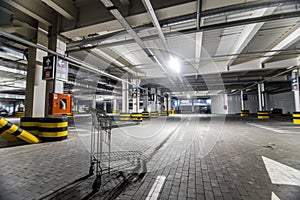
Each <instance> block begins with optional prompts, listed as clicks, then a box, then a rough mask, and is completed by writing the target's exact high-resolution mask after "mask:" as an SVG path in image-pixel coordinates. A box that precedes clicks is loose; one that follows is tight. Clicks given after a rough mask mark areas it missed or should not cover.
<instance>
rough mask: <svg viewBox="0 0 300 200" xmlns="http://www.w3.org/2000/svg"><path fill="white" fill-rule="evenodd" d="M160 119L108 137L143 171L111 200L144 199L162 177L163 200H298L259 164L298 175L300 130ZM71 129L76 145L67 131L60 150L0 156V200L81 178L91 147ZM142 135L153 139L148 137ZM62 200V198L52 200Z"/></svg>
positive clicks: (83, 131)
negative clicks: (136, 154)
mask: <svg viewBox="0 0 300 200" xmlns="http://www.w3.org/2000/svg"><path fill="white" fill-rule="evenodd" d="M163 119H164V118H159V119H154V120H153V121H148V122H143V123H142V124H141V125H139V126H132V127H124V128H122V129H116V130H114V131H113V145H114V149H115V150H120V149H122V150H139V151H142V152H143V153H144V154H145V156H146V157H147V159H146V162H147V169H148V172H147V173H146V175H145V176H144V177H143V178H142V180H137V181H132V182H129V183H128V184H127V187H126V188H124V190H122V191H120V193H121V194H120V195H119V196H118V197H117V199H146V198H147V196H148V194H149V191H150V190H151V188H152V186H153V184H154V182H155V180H156V178H157V177H158V176H165V177H166V180H165V182H164V184H163V187H162V189H161V191H160V193H159V197H158V199H162V200H166V199H172V200H173V199H178V200H181V199H190V200H191V199H199V200H201V199H215V200H216V199H224V200H227V199H254V200H255V199H257V200H260V199H263V200H264V199H266V200H267V199H268V200H270V199H271V196H272V192H274V194H276V195H277V196H278V197H279V198H280V199H281V200H286V199H287V200H289V199H290V200H299V199H300V188H299V186H293V185H283V184H273V183H272V182H271V180H270V177H269V175H268V172H267V170H266V167H265V165H264V162H263V160H262V156H265V157H267V158H269V159H272V160H275V161H277V162H280V163H282V164H285V165H287V166H290V167H293V168H294V169H296V170H300V159H299V155H300V131H299V132H298V131H297V130H300V129H298V128H297V126H294V125H292V123H291V122H289V121H286V120H283V119H280V118H276V119H270V120H266V121H260V120H257V119H255V118H251V117H250V118H243V119H241V118H240V117H237V116H230V117H227V118H226V122H225V124H224V123H223V118H222V117H218V116H213V117H212V118H210V116H209V115H205V116H202V117H201V118H199V116H196V115H190V116H189V115H183V117H182V119H178V118H177V119H174V120H170V121H168V122H166V121H164V122H163V123H162V120H163ZM211 119H213V121H214V122H211ZM88 121H89V120H88V119H86V122H88ZM86 122H85V123H86ZM253 124H255V126H254V125H253ZM77 125H78V126H77V129H78V132H79V133H78V134H79V135H81V137H80V138H79V137H77V134H74V133H73V131H71V134H70V136H71V137H70V138H69V139H68V140H65V141H62V142H54V143H44V144H37V145H25V146H17V147H9V148H1V149H0V160H1V162H0V168H1V171H0V191H1V192H0V199H1V200H2V199H5V200H6V199H8V200H10V199H13V200H15V199H16V200H18V199H39V198H40V197H42V196H44V195H46V194H50V193H51V192H53V191H55V190H56V189H58V188H61V187H62V186H64V185H66V184H68V183H70V182H72V181H74V180H75V179H77V178H79V177H82V176H84V175H87V172H88V168H89V157H88V152H87V151H86V147H87V146H86V145H85V146H84V145H82V141H84V140H87V141H88V140H89V138H88V137H87V134H88V131H89V129H90V126H89V125H88V123H87V124H84V123H83V124H80V123H78V124H77ZM257 125H259V126H257ZM278 126H279V127H278ZM137 127H139V128H137ZM157 127H161V129H157ZM71 130H75V129H71ZM147 130H148V131H149V130H150V132H151V134H152V133H153V132H155V134H154V135H152V136H151V137H146V136H147V134H148V133H149V132H148V133H147ZM154 130H155V131H154ZM282 130H284V131H282ZM219 133H220V134H219ZM139 134H142V136H143V137H137V136H139ZM215 142H216V143H215ZM87 187H88V188H89V189H90V185H89V184H88V185H87V186H86V187H83V186H82V187H81V188H80V189H78V188H77V189H76V191H74V192H72V191H71V190H69V191H68V192H69V193H70V194H69V195H68V196H70V197H75V196H76V197H78V198H79V199H80V195H81V194H85V193H86V190H87ZM75 193H76V194H75ZM60 198H61V199H65V196H61V197H59V198H54V199H60ZM94 199H101V196H96V197H95V198H94Z"/></svg>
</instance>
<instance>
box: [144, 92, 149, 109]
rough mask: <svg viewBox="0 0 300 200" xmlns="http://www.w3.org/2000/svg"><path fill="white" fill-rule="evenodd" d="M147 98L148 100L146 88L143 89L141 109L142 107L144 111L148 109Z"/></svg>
mask: <svg viewBox="0 0 300 200" xmlns="http://www.w3.org/2000/svg"><path fill="white" fill-rule="evenodd" d="M148 100H149V96H148V89H146V90H145V91H144V96H143V109H144V111H148Z"/></svg>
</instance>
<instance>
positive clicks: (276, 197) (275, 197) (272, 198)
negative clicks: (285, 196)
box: [271, 192, 280, 200]
mask: <svg viewBox="0 0 300 200" xmlns="http://www.w3.org/2000/svg"><path fill="white" fill-rule="evenodd" d="M271 200H280V199H279V197H278V196H277V195H276V194H275V193H274V192H272V197H271Z"/></svg>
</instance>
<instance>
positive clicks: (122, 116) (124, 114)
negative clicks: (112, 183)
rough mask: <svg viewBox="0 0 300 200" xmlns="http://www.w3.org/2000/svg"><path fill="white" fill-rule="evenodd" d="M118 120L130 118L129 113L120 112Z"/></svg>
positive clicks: (128, 119)
mask: <svg viewBox="0 0 300 200" xmlns="http://www.w3.org/2000/svg"><path fill="white" fill-rule="evenodd" d="M120 120H121V121H130V120H131V116H130V113H120Z"/></svg>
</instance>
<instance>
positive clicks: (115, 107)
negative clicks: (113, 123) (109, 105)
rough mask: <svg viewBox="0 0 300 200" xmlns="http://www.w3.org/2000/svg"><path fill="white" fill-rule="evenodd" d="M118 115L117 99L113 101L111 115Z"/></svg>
mask: <svg viewBox="0 0 300 200" xmlns="http://www.w3.org/2000/svg"><path fill="white" fill-rule="evenodd" d="M117 113H119V102H118V99H117V98H114V99H113V114H117Z"/></svg>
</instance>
